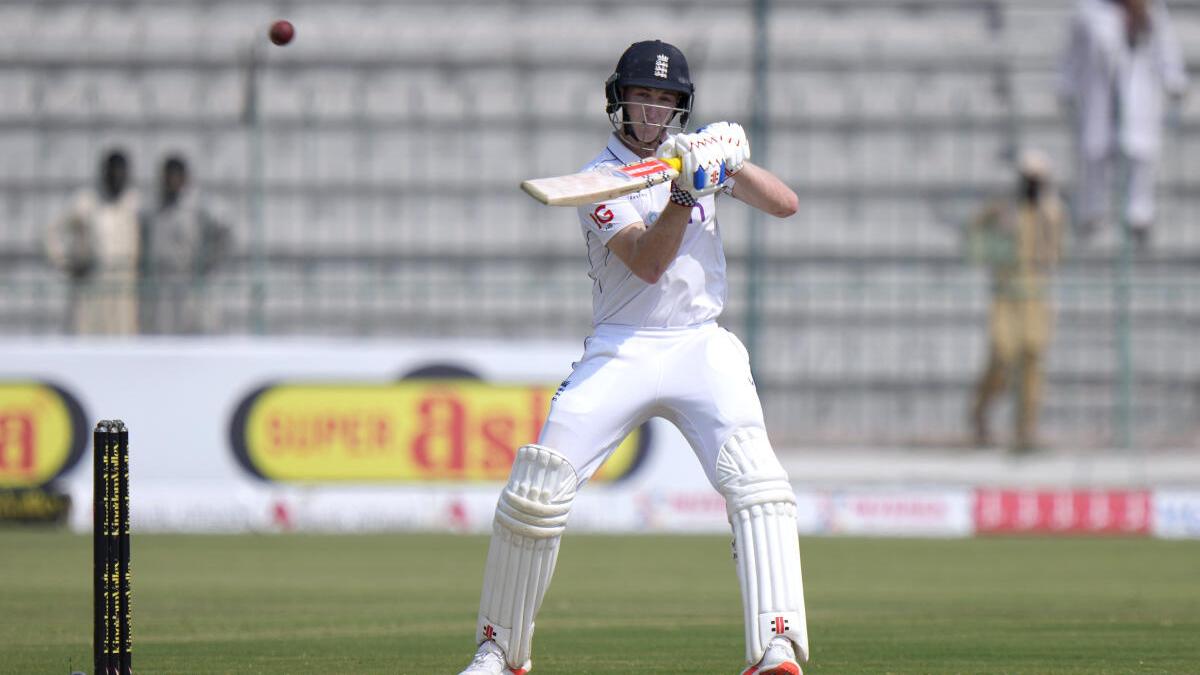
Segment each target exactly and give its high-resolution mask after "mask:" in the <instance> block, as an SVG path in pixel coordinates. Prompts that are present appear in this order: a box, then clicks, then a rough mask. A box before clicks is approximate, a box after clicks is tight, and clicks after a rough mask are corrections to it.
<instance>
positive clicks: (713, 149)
mask: <svg viewBox="0 0 1200 675" xmlns="http://www.w3.org/2000/svg"><path fill="white" fill-rule="evenodd" d="M654 156H655V157H658V158H659V159H670V158H673V157H677V158H679V160H680V162H681V163H682V167H681V168H680V171H679V177H678V178H676V179H675V185H676V186H677V187H678V188H679V189H681V190H684V191H685V192H687V193H688V194H691V195H692V196H693V197H703V196H704V195H709V194H712V193H714V192H716V191H717V190H719V189H721V185H722V184H723V183H724V182H725V179H726V178H728V177H729V173H728V171H726V169H725V159H724V156H723V153H722V151H721V143H720V141H719V140H718V139H717V137H716V136H713V135H712V134H705V133H700V132H697V133H694V134H675V135H672V136H668V137H667V140H665V141H663V143H662V145H660V146H658V150H657V151H656V152H655V153H654Z"/></svg>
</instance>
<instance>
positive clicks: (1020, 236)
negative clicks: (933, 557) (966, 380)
mask: <svg viewBox="0 0 1200 675" xmlns="http://www.w3.org/2000/svg"><path fill="white" fill-rule="evenodd" d="M1018 175H1019V179H1018V188H1017V194H1016V195H1014V196H1012V197H1009V198H1007V199H1001V200H997V201H996V202H994V203H992V204H990V205H988V206H987V207H986V208H985V209H984V211H983V213H982V214H980V216H979V218H978V219H977V220H976V221H975V223H973V224H972V226H971V231H970V237H969V241H970V244H971V247H970V248H971V257H972V259H973V260H975V261H976V262H978V263H981V264H983V265H985V266H987V268H988V269H989V271H990V273H991V280H992V305H991V311H990V314H989V318H988V335H989V347H988V362H987V366H986V368H985V369H984V372H983V375H982V377H981V378H980V380H979V382H978V384H977V386H976V390H975V401H974V405H973V406H972V409H971V426H972V428H973V431H974V433H975V441H976V444H977V445H978V446H980V447H983V446H987V445H990V444H991V440H992V439H991V435H990V433H989V430H988V412H989V408H990V407H991V404H992V403H993V402H994V401H995V399H996V397H997V395H999V394H1001V393H1002V392H1004V390H1005V389H1006V387H1007V384H1008V382H1009V380H1010V376H1013V375H1015V378H1016V380H1017V383H1018V386H1017V388H1016V393H1017V405H1016V411H1015V412H1016V414H1015V417H1016V434H1015V438H1014V443H1013V447H1014V449H1015V450H1016V451H1017V452H1020V453H1024V452H1029V451H1032V450H1034V449H1035V448H1037V417H1038V409H1039V406H1040V403H1041V393H1042V361H1043V358H1042V357H1043V354H1045V352H1046V347H1047V346H1048V344H1049V342H1050V333H1051V324H1052V308H1051V305H1050V301H1049V299H1048V295H1049V292H1048V288H1047V287H1048V285H1049V276H1050V274H1051V272H1052V271H1053V269H1054V267H1055V265H1056V264H1057V262H1058V260H1059V257H1060V255H1061V252H1062V235H1063V230H1064V227H1065V224H1064V220H1065V218H1064V214H1063V212H1064V209H1063V206H1062V203H1061V200H1060V199H1059V198H1058V195H1057V193H1056V192H1055V189H1054V185H1053V176H1052V173H1051V169H1050V161H1049V159H1048V158H1047V157H1046V155H1045V154H1043V153H1041V152H1039V151H1036V150H1028V151H1026V152H1024V153H1023V154H1022V155H1021V157H1020V160H1019V162H1018Z"/></svg>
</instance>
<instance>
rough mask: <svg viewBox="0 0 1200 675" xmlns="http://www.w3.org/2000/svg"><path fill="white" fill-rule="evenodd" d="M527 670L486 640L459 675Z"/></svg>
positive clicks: (516, 674)
mask: <svg viewBox="0 0 1200 675" xmlns="http://www.w3.org/2000/svg"><path fill="white" fill-rule="evenodd" d="M529 670H530V665H529V662H528V661H526V662H525V666H524V667H522V668H517V669H515V670H513V669H511V668H509V667H508V664H507V663H506V662H505V661H504V650H503V649H500V645H498V644H496V643H495V641H493V640H488V641H486V642H484V643H483V644H481V645H479V651H477V652H475V658H473V659H471V664H470V665H468V666H467V669H466V670H464V671H462V672H461V673H459V675H525V674H526V673H528V672H529ZM780 672H783V671H780Z"/></svg>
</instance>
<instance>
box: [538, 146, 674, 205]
mask: <svg viewBox="0 0 1200 675" xmlns="http://www.w3.org/2000/svg"><path fill="white" fill-rule="evenodd" d="M681 165H682V164H681V162H680V161H679V159H678V158H676V157H671V158H669V159H657V158H655V157H651V158H650V159H643V160H641V161H638V162H632V163H630V164H626V165H624V166H606V167H601V168H598V169H593V170H592V171H583V172H581V173H573V174H570V175H567V176H553V177H550V178H533V179H530V180H527V181H524V182H522V183H521V189H522V190H524V191H525V192H527V193H529V196H531V197H533V198H534V199H536V200H538V201H539V202H541V203H543V204H548V205H550V206H583V205H585V204H595V203H596V202H602V201H604V200H606V199H612V198H613V197H620V196H621V195H627V194H629V193H630V192H637V191H638V190H645V189H646V188H648V187H650V186H652V185H658V184H659V183H665V182H667V181H669V180H674V179H675V177H676V176H678V175H679V167H680V166H681Z"/></svg>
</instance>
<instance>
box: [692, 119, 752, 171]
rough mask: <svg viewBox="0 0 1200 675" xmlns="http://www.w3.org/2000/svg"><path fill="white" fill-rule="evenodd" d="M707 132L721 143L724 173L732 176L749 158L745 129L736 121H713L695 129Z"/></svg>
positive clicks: (699, 131)
mask: <svg viewBox="0 0 1200 675" xmlns="http://www.w3.org/2000/svg"><path fill="white" fill-rule="evenodd" d="M696 133H699V134H708V135H710V136H712V137H714V138H716V139H717V141H718V142H719V143H720V145H721V153H722V154H723V155H724V159H725V173H727V174H728V175H730V176H732V175H733V174H735V173H737V172H738V171H741V170H742V165H744V164H745V163H746V160H748V159H750V141H748V140H746V131H745V130H744V129H742V125H740V124H738V123H736V122H713V123H712V124H709V125H706V126H703V127H701V128H700V129H698V130H697V131H696Z"/></svg>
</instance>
